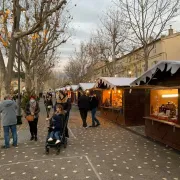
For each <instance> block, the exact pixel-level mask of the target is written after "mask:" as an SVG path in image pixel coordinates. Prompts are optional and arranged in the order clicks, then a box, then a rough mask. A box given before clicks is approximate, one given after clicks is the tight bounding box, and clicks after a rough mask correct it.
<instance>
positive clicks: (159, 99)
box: [150, 89, 178, 123]
mask: <svg viewBox="0 0 180 180" xmlns="http://www.w3.org/2000/svg"><path fill="white" fill-rule="evenodd" d="M177 112H178V89H168V90H151V99H150V114H151V116H154V117H155V118H158V119H160V120H165V121H170V122H175V123H176V122H177V116H178V113H177Z"/></svg>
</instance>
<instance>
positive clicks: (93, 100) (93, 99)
mask: <svg viewBox="0 0 180 180" xmlns="http://www.w3.org/2000/svg"><path fill="white" fill-rule="evenodd" d="M98 105H99V101H98V99H97V97H96V94H94V93H92V95H91V96H90V110H91V115H92V126H91V127H96V126H99V125H100V123H99V121H98V119H97V118H96V111H97V108H98ZM95 123H96V124H95Z"/></svg>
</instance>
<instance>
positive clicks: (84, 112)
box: [79, 109, 88, 127]
mask: <svg viewBox="0 0 180 180" xmlns="http://www.w3.org/2000/svg"><path fill="white" fill-rule="evenodd" d="M79 111H80V115H81V119H82V121H83V127H87V122H86V119H87V113H88V110H87V109H80V110H79Z"/></svg>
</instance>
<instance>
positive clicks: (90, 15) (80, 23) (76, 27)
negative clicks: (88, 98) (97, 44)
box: [55, 0, 113, 71]
mask: <svg viewBox="0 0 180 180" xmlns="http://www.w3.org/2000/svg"><path fill="white" fill-rule="evenodd" d="M72 4H73V5H75V4H76V6H73V8H72V9H71V11H70V13H71V15H72V16H73V20H72V21H71V23H70V29H71V31H72V32H73V35H72V37H71V38H70V40H69V41H68V42H67V43H66V44H64V45H63V46H60V47H59V50H58V51H60V52H61V55H60V63H59V67H57V69H58V70H60V71H62V70H63V67H64V66H65V64H66V63H67V62H68V58H69V56H71V55H72V54H73V52H74V50H75V48H78V47H79V45H80V43H81V41H88V39H89V38H90V35H91V33H92V32H93V30H95V29H96V28H97V27H98V24H99V18H100V17H101V16H102V15H103V13H105V11H106V9H108V8H109V7H110V6H111V5H112V4H113V3H112V0H72ZM57 69H55V70H57Z"/></svg>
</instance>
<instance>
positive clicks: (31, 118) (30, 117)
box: [26, 115, 34, 121]
mask: <svg viewBox="0 0 180 180" xmlns="http://www.w3.org/2000/svg"><path fill="white" fill-rule="evenodd" d="M26 120H27V121H34V116H32V115H28V116H26Z"/></svg>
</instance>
